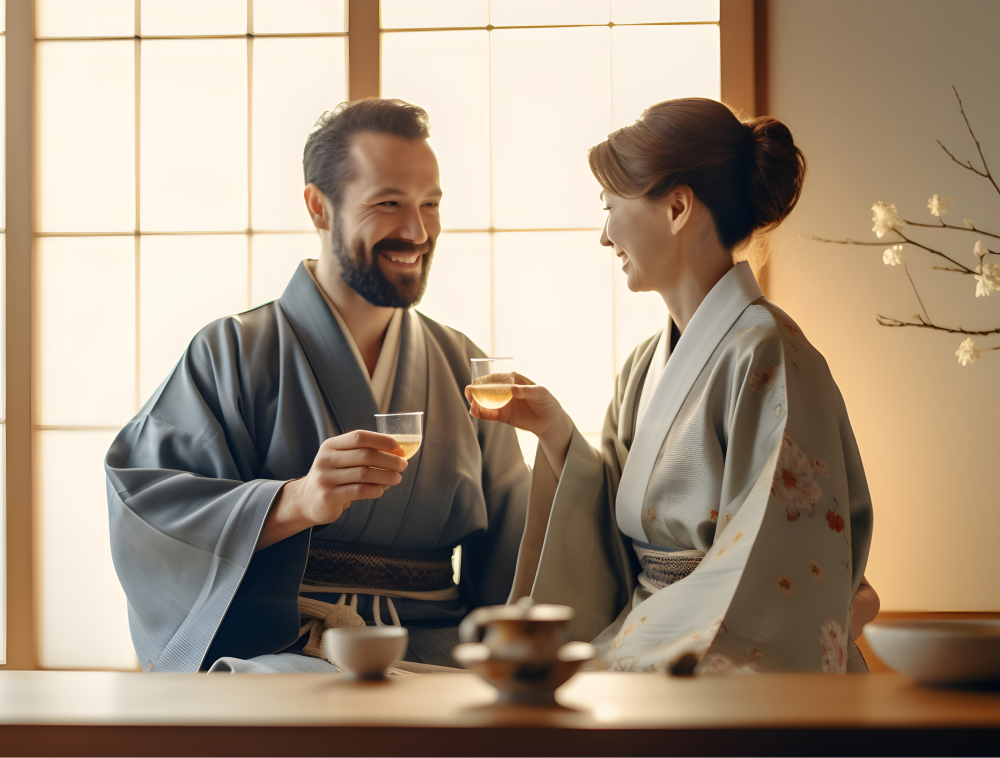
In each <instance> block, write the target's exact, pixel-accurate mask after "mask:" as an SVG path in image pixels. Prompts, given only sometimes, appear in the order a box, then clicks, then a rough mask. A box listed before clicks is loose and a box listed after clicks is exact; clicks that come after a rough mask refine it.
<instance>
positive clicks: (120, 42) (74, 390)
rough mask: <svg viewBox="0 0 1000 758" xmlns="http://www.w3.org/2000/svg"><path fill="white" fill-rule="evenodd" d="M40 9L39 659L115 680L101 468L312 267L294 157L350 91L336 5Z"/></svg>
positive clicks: (127, 4) (219, 0) (118, 631)
mask: <svg viewBox="0 0 1000 758" xmlns="http://www.w3.org/2000/svg"><path fill="white" fill-rule="evenodd" d="M36 5H37V30H36V31H37V40H38V42H37V44H36V54H37V75H38V80H37V81H38V84H37V86H38V90H37V103H38V106H37V107H38V110H37V114H38V167H37V181H38V204H37V208H36V219H37V224H36V226H37V229H36V231H37V239H36V245H35V282H36V302H37V305H36V316H37V320H36V323H37V331H36V342H35V355H36V367H35V377H36V382H35V393H34V398H35V408H34V423H35V437H34V438H35V449H36V456H37V457H36V459H35V460H36V483H37V485H36V486H37V489H36V498H35V499H36V507H37V513H38V517H37V523H38V525H39V527H40V541H39V544H40V547H41V555H40V560H39V566H40V569H41V573H40V577H39V580H40V588H41V640H40V643H41V644H40V659H41V664H42V666H44V667H50V668H99V667H100V668H124V669H128V668H133V667H134V666H135V659H134V654H133V651H132V645H131V641H130V639H129V635H128V625H127V620H126V611H125V599H124V595H123V593H122V591H121V588H120V586H119V584H118V580H117V578H116V576H115V573H114V568H113V566H112V563H111V557H110V552H109V550H108V522H107V500H106V494H105V484H104V474H103V469H102V461H103V457H104V454H105V452H106V451H107V449H108V447H109V445H110V444H111V441H112V439H113V438H114V436H115V434H116V432H117V431H118V430H119V429H120V428H121V427H122V426H123V425H124V424H125V422H126V421H128V419H129V418H131V417H132V416H133V415H134V414H135V413H136V411H137V410H138V409H139V408H140V407H141V405H142V404H143V403H144V402H145V400H146V399H147V398H148V397H149V396H150V394H151V393H153V392H154V391H155V390H156V388H157V387H158V386H159V384H160V382H162V381H163V379H164V378H166V376H167V374H168V373H169V372H170V370H171V369H172V368H173V366H174V364H175V363H176V361H177V359H178V358H179V357H180V355H181V353H182V351H183V350H184V348H185V347H186V346H187V343H188V341H189V340H190V339H191V338H192V337H193V336H194V334H195V333H196V332H197V331H198V330H199V329H200V328H201V327H202V326H204V325H205V324H207V323H208V322H209V321H211V320H213V319H215V318H218V317H221V316H225V315H228V314H232V313H237V312H239V311H243V310H246V309H247V308H249V307H252V306H255V305H258V304H261V303H264V302H267V301H268V300H272V299H274V298H275V297H277V296H278V295H280V294H281V291H282V289H283V287H284V284H285V283H286V282H287V280H288V278H289V277H290V276H291V273H292V271H293V270H294V267H295V265H296V264H297V263H298V261H300V260H302V259H303V258H305V257H308V256H313V255H316V254H317V252H318V250H317V243H316V238H315V234H314V233H312V231H311V229H312V226H311V224H310V221H309V218H308V216H307V214H306V212H305V210H304V207H303V204H302V169H301V165H302V164H301V162H302V147H303V144H304V142H305V138H306V135H307V134H308V133H309V130H310V128H311V127H312V125H313V123H314V122H315V121H316V119H317V118H318V117H319V115H320V114H321V113H322V112H323V111H325V110H329V109H331V108H333V107H334V106H336V105H337V104H338V103H340V102H342V101H343V100H345V99H346V97H347V39H346V31H347V27H346V9H345V2H344V0H211V1H208V0H141V2H135V0H36ZM68 624H71V626H72V629H71V630H70V629H69V628H68V627H67V625H68Z"/></svg>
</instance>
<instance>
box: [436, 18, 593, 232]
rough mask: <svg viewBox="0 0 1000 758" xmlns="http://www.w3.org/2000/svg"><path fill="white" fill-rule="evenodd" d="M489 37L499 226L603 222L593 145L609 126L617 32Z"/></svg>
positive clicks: (506, 32)
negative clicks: (591, 156) (592, 164)
mask: <svg viewBox="0 0 1000 758" xmlns="http://www.w3.org/2000/svg"><path fill="white" fill-rule="evenodd" d="M490 36H491V56H492V77H491V88H492V98H493V109H492V110H493V117H492V128H493V225H494V226H495V227H497V228H514V229H524V228H529V229H530V228H553V227H559V228H566V227H595V226H600V225H601V224H602V222H603V218H602V213H601V206H600V204H599V203H598V202H597V201H596V199H595V198H596V197H597V195H598V193H599V192H600V191H601V188H600V185H598V184H597V181H596V180H595V179H594V177H593V175H592V174H591V173H590V167H589V166H588V165H587V150H588V148H590V147H591V146H593V145H595V144H596V143H598V142H600V141H601V140H603V139H604V138H605V136H606V135H607V134H608V132H609V131H610V126H611V45H610V37H611V30H610V29H608V28H607V27H600V26H598V27H580V28H573V29H501V30H497V31H494V32H492V33H491V35H490ZM556 82H558V86H554V83H556ZM446 191H447V190H446Z"/></svg>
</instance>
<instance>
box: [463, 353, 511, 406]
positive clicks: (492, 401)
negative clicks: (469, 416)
mask: <svg viewBox="0 0 1000 758" xmlns="http://www.w3.org/2000/svg"><path fill="white" fill-rule="evenodd" d="M513 360H514V359H513V358H473V359H472V384H471V385H470V389H471V390H472V397H473V398H474V399H475V401H476V402H477V403H479V404H480V405H481V406H482V407H483V408H490V409H493V410H495V409H497V408H503V407H504V406H505V405H507V403H509V402H510V401H511V398H512V397H513V394H512V393H511V389H510V388H511V387H512V386H513V385H514V384H516V383H517V381H516V376H515V374H514V372H513V370H512V368H511V363H512V362H513Z"/></svg>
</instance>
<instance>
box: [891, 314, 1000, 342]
mask: <svg viewBox="0 0 1000 758" xmlns="http://www.w3.org/2000/svg"><path fill="white" fill-rule="evenodd" d="M875 318H876V319H877V320H878V323H879V325H881V326H892V327H901V326H912V327H916V328H918V329H933V330H934V331H938V332H947V333H948V334H975V335H978V336H980V337H986V336H989V335H991V334H1000V327H997V328H996V329H987V330H984V331H979V332H977V331H972V330H970V329H962V328H961V327H959V328H957V329H952V328H951V327H947V326H939V325H938V324H932V323H930V321H925V320H924V319H920V320H919V321H903V320H901V319H898V318H889V317H888V316H883V315H882V314H881V313H879V314H877V315H876V316H875ZM990 349H991V350H993V349H996V348H990Z"/></svg>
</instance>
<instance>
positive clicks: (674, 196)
mask: <svg viewBox="0 0 1000 758" xmlns="http://www.w3.org/2000/svg"><path fill="white" fill-rule="evenodd" d="M664 199H665V200H666V201H667V209H666V210H667V219H668V220H669V222H670V233H671V234H677V233H678V232H680V230H681V229H683V228H684V227H685V226H686V225H687V223H688V222H689V221H690V220H691V216H692V214H693V213H694V191H693V190H692V189H691V188H690V187H688V186H687V185H681V186H680V187H677V188H676V189H674V190H673V191H672V192H671V193H670V194H669V195H667V197H666V198H664Z"/></svg>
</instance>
